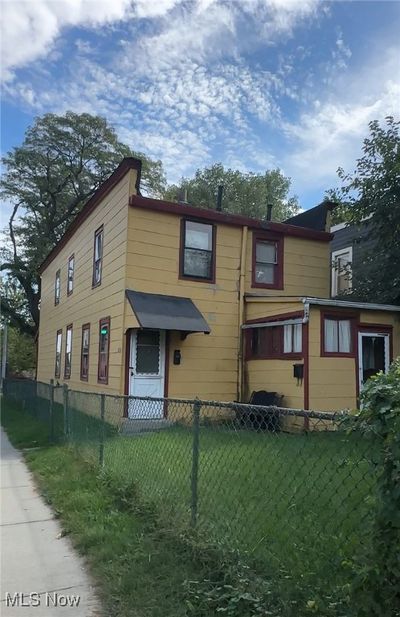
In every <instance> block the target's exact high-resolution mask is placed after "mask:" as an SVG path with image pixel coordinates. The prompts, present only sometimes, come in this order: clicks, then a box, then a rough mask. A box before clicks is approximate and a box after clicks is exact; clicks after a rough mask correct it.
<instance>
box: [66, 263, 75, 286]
mask: <svg viewBox="0 0 400 617" xmlns="http://www.w3.org/2000/svg"><path fill="white" fill-rule="evenodd" d="M74 267H75V256H74V255H71V257H70V258H69V259H68V272H67V296H70V295H71V294H72V292H73V290H74Z"/></svg>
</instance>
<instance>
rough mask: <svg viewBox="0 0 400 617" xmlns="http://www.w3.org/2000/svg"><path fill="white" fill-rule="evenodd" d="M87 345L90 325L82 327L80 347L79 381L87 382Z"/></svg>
mask: <svg viewBox="0 0 400 617" xmlns="http://www.w3.org/2000/svg"><path fill="white" fill-rule="evenodd" d="M89 344H90V324H88V323H87V324H84V325H83V326H82V346H81V379H82V380H83V381H87V380H88V378H89Z"/></svg>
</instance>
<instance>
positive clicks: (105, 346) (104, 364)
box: [97, 317, 110, 383]
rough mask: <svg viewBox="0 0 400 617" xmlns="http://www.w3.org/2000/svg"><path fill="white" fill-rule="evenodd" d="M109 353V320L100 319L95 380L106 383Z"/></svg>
mask: <svg viewBox="0 0 400 617" xmlns="http://www.w3.org/2000/svg"><path fill="white" fill-rule="evenodd" d="M109 352H110V318H109V317H106V318H104V319H100V323H99V365H98V371H97V380H98V382H99V383H108V356H109Z"/></svg>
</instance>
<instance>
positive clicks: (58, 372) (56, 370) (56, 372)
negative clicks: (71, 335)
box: [54, 330, 62, 377]
mask: <svg viewBox="0 0 400 617" xmlns="http://www.w3.org/2000/svg"><path fill="white" fill-rule="evenodd" d="M61 352H62V330H57V336H56V361H55V367H54V377H60V376H61Z"/></svg>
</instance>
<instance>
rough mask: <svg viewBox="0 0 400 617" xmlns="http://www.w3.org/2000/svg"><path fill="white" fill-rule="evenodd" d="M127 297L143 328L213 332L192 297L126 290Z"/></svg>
mask: <svg viewBox="0 0 400 617" xmlns="http://www.w3.org/2000/svg"><path fill="white" fill-rule="evenodd" d="M125 294H126V297H127V299H128V301H129V304H130V305H131V307H132V310H133V312H134V314H135V316H136V319H137V320H138V322H139V325H140V327H141V328H151V329H155V330H177V331H179V332H185V333H191V332H204V333H206V334H209V333H210V332H211V329H210V326H209V325H208V323H207V322H206V320H205V319H204V317H203V315H202V314H201V312H200V311H199V309H198V308H197V307H196V305H195V304H194V302H193V301H192V300H191V299H190V298H181V297H179V296H167V295H162V294H152V293H145V292H142V291H134V290H133V289H126V290H125Z"/></svg>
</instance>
